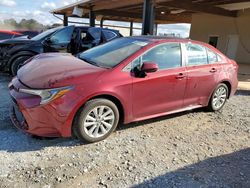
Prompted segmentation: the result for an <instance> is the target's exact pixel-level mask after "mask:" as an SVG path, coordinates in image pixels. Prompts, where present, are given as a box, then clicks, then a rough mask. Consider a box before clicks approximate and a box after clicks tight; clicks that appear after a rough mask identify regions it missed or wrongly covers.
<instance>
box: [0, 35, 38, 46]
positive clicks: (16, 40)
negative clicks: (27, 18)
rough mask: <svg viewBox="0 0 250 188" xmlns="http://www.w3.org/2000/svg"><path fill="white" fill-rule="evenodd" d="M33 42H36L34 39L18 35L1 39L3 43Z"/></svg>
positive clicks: (0, 42)
mask: <svg viewBox="0 0 250 188" xmlns="http://www.w3.org/2000/svg"><path fill="white" fill-rule="evenodd" d="M31 42H34V41H33V40H30V39H28V38H27V37H24V36H22V37H16V38H13V39H6V40H1V41H0V45H1V44H29V43H31Z"/></svg>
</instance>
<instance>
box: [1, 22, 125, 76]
mask: <svg viewBox="0 0 250 188" xmlns="http://www.w3.org/2000/svg"><path fill="white" fill-rule="evenodd" d="M119 37H122V35H121V34H120V33H119V31H116V30H111V29H106V28H96V27H81V26H67V27H63V26H62V27H57V28H53V29H50V30H47V31H45V32H43V33H40V34H39V35H36V36H35V37H33V38H31V39H29V38H27V37H19V38H17V39H10V40H3V41H0V70H1V71H5V72H9V73H11V74H12V75H13V76H14V75H16V74H17V71H18V69H19V68H20V67H21V66H22V65H23V64H24V62H25V61H26V60H28V59H29V58H31V57H33V56H34V55H37V54H40V53H46V52H64V53H71V54H73V55H76V54H78V53H79V52H82V51H85V50H87V49H90V48H92V47H94V46H97V45H100V44H102V43H105V42H107V41H110V40H113V39H115V38H119Z"/></svg>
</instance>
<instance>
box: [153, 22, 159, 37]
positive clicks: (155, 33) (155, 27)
mask: <svg viewBox="0 0 250 188" xmlns="http://www.w3.org/2000/svg"><path fill="white" fill-rule="evenodd" d="M157 31H158V24H157V23H156V24H154V35H157Z"/></svg>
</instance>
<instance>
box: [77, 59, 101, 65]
mask: <svg viewBox="0 0 250 188" xmlns="http://www.w3.org/2000/svg"><path fill="white" fill-rule="evenodd" d="M80 59H81V60H83V61H86V62H87V63H89V64H91V65H95V66H97V64H96V63H95V62H94V61H91V60H89V59H87V58H81V57H80Z"/></svg>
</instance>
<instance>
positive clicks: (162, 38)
mask: <svg viewBox="0 0 250 188" xmlns="http://www.w3.org/2000/svg"><path fill="white" fill-rule="evenodd" d="M130 38H134V39H137V40H143V41H147V42H150V43H157V42H171V41H177V42H186V43H187V42H192V43H196V44H201V45H203V46H209V47H211V45H209V44H207V43H205V42H201V41H196V40H191V39H190V38H180V37H166V36H155V35H140V36H132V37H130Z"/></svg>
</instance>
